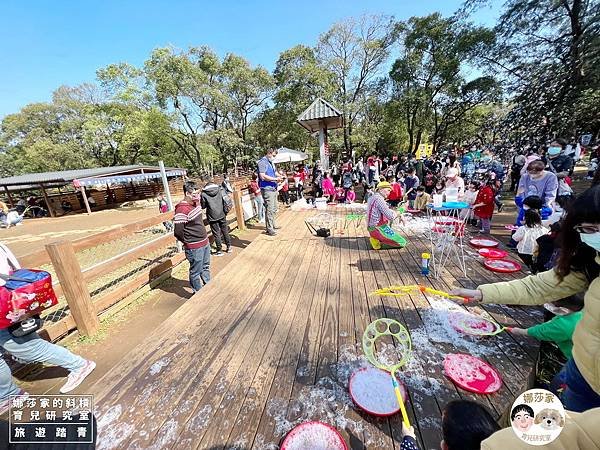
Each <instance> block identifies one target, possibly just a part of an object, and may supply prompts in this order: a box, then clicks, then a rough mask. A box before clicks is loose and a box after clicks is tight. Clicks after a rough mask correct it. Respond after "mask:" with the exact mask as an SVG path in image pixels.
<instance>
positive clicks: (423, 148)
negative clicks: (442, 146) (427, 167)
mask: <svg viewBox="0 0 600 450" xmlns="http://www.w3.org/2000/svg"><path fill="white" fill-rule="evenodd" d="M432 153H433V144H419V148H417V151H416V154H415V156H416V157H417V159H423V158H426V157H428V156H431V154H432Z"/></svg>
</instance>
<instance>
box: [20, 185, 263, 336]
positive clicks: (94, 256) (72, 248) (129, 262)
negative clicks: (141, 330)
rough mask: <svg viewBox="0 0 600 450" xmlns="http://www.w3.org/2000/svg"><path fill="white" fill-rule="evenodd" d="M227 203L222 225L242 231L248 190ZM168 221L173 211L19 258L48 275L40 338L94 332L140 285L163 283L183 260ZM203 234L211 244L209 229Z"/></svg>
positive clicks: (247, 212)
mask: <svg viewBox="0 0 600 450" xmlns="http://www.w3.org/2000/svg"><path fill="white" fill-rule="evenodd" d="M232 200H233V204H234V208H232V210H231V211H230V212H229V214H228V215H227V222H228V224H229V226H230V228H231V229H235V228H239V229H242V230H243V229H245V220H247V219H249V218H250V217H252V216H253V209H252V200H251V199H250V196H249V194H248V191H247V189H244V190H243V191H242V190H240V189H238V188H237V187H236V189H235V191H234V192H233V194H232ZM172 218H173V212H172V211H171V212H167V213H164V214H157V215H155V216H153V217H150V218H147V219H143V220H139V221H137V222H134V223H130V224H127V225H122V226H118V227H115V228H112V229H110V230H107V231H103V232H101V233H97V234H94V235H92V236H87V237H82V238H78V239H76V240H73V241H59V242H53V243H50V244H48V245H46V248H44V249H42V250H38V251H36V252H34V253H30V254H28V255H25V256H23V257H21V258H20V262H21V265H22V267H30V268H40V269H42V270H46V271H48V272H50V273H51V274H52V276H53V287H54V290H55V292H56V294H57V297H59V304H58V305H56V306H54V307H53V308H50V309H49V310H47V311H44V313H43V314H42V318H43V319H44V327H43V329H42V331H41V333H40V334H41V335H42V336H43V337H44V338H45V339H47V340H50V341H55V340H57V339H59V338H61V337H62V336H64V335H66V334H68V333H69V332H71V331H72V330H75V329H77V330H78V331H79V332H80V334H82V335H92V334H94V333H95V332H96V330H97V328H98V316H100V315H101V314H103V313H104V312H106V311H107V309H109V308H113V307H114V308H117V307H121V305H120V303H122V301H123V300H124V299H126V298H129V297H132V296H134V295H137V292H139V291H140V289H141V288H143V287H144V286H150V287H151V286H152V285H153V284H154V283H158V282H159V281H161V280H164V279H166V278H168V277H169V276H170V274H171V271H172V269H173V268H174V267H176V266H177V265H178V264H180V263H181V262H182V261H184V260H185V256H184V254H183V253H182V252H178V250H177V244H176V240H175V238H174V236H173V233H172V232H167V230H166V228H165V227H164V226H163V222H167V221H170V220H172ZM205 225H208V223H207V222H206V220H205ZM207 233H208V235H209V238H211V240H212V235H211V232H210V228H209V227H208V226H207ZM146 289H147V288H146ZM133 300H134V299H133ZM133 300H130V301H133Z"/></svg>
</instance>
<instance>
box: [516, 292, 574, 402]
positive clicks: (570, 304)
mask: <svg viewBox="0 0 600 450" xmlns="http://www.w3.org/2000/svg"><path fill="white" fill-rule="evenodd" d="M553 305H554V306H556V307H558V308H554V311H557V315H556V316H555V317H554V318H552V319H550V320H549V321H547V322H544V323H541V324H539V325H535V326H533V327H529V328H526V329H525V328H516V327H515V328H508V331H509V332H510V333H513V334H516V335H519V336H531V337H534V338H536V339H537V340H540V341H549V342H554V343H555V344H556V345H557V346H558V348H559V349H560V351H561V352H562V354H563V355H564V356H565V357H566V358H567V359H570V358H572V355H573V333H574V331H575V327H576V326H577V324H578V323H579V321H580V320H581V317H582V315H583V311H582V309H583V294H577V295H572V296H570V297H567V298H564V299H562V300H558V301H556V302H554V303H553ZM564 309H567V310H568V312H567V313H559V312H558V311H560V310H564ZM565 375H566V365H565V366H564V367H563V368H562V369H561V370H560V371H559V372H558V373H557V374H556V375H555V376H554V377H553V378H552V381H551V382H550V386H549V390H550V391H551V392H553V393H554V394H556V395H559V394H560V392H561V391H563V390H564V388H565Z"/></svg>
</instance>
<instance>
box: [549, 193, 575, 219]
mask: <svg viewBox="0 0 600 450" xmlns="http://www.w3.org/2000/svg"><path fill="white" fill-rule="evenodd" d="M574 200H575V196H573V195H559V196H558V197H556V200H555V202H554V205H553V208H552V214H550V216H549V217H548V218H547V219H546V220H543V219H542V225H544V226H545V227H549V226H550V225H552V224H554V223H556V222H558V221H560V220H562V218H563V217H564V215H565V213H566V211H567V210H568V209H569V206H570V205H571V203H573V201H574Z"/></svg>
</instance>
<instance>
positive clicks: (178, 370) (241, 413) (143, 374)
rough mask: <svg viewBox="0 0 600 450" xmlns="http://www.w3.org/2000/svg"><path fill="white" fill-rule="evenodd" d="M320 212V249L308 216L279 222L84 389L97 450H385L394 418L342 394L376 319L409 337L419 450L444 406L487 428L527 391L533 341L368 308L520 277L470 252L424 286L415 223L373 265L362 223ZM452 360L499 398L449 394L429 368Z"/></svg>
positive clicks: (505, 314)
mask: <svg viewBox="0 0 600 450" xmlns="http://www.w3.org/2000/svg"><path fill="white" fill-rule="evenodd" d="M329 212H330V213H332V214H334V215H336V216H337V217H338V218H339V220H338V226H337V227H335V228H334V229H333V230H332V231H333V234H332V236H331V237H329V238H327V239H323V238H318V237H315V236H312V235H311V234H310V233H309V231H308V230H307V228H306V227H305V225H304V220H305V219H306V218H307V217H310V216H313V215H314V214H315V212H312V211H310V212H292V211H286V212H285V213H283V214H282V215H281V218H280V222H281V225H282V229H281V230H280V233H279V235H278V236H276V237H268V236H266V235H261V236H260V237H259V238H257V239H256V240H255V241H254V242H252V243H251V244H250V245H249V246H248V247H247V248H246V249H244V251H243V252H242V253H241V254H240V255H239V256H238V257H237V258H236V260H235V261H233V262H232V263H231V264H229V265H228V266H227V268H226V269H224V270H223V271H221V272H220V273H219V274H218V275H217V276H216V277H214V279H213V280H212V281H211V282H210V283H209V284H208V285H207V286H206V287H204V288H203V289H202V290H201V291H200V292H199V293H197V294H196V295H195V296H194V297H192V298H191V299H190V300H189V301H188V302H187V303H186V304H185V305H184V306H183V307H181V308H180V309H179V310H177V311H176V312H175V313H174V314H173V315H172V316H171V317H170V318H169V319H167V320H166V321H165V322H164V323H163V324H162V325H161V326H160V327H159V328H157V329H155V330H149V335H148V338H147V340H146V341H145V342H144V343H143V344H142V345H140V346H139V347H137V348H135V349H134V350H133V351H132V352H131V353H130V354H128V355H127V356H126V358H124V360H123V361H122V362H121V364H120V365H119V366H117V367H115V368H114V369H113V370H112V371H111V372H110V373H108V374H106V375H105V376H104V377H103V378H102V379H101V380H100V381H99V382H98V383H97V385H96V386H95V387H94V389H93V390H92V392H93V393H94V394H95V395H96V405H97V417H98V428H99V444H98V448H99V449H108V448H118V449H135V448H139V449H142V448H154V449H160V448H171V449H188V448H189V449H196V448H197V449H211V450H212V449H222V448H226V449H239V450H243V449H251V448H252V449H276V448H278V445H279V443H280V441H281V439H282V438H283V437H284V436H285V433H286V432H287V431H289V430H290V429H291V428H292V427H293V426H295V425H296V424H299V423H301V422H304V421H309V420H321V421H325V422H328V423H330V424H332V425H333V426H335V427H336V428H337V429H338V430H339V431H340V432H341V433H342V435H343V437H344V439H345V440H346V442H347V443H348V445H349V446H350V448H352V449H363V448H367V449H391V448H396V449H397V448H399V441H400V439H401V435H400V429H401V418H400V417H399V416H398V415H396V416H393V417H391V418H387V419H378V418H374V417H370V416H368V415H366V414H364V413H363V412H361V411H359V410H357V409H356V408H355V407H354V406H353V404H352V401H351V399H350V397H349V395H348V392H347V386H348V379H349V377H350V375H351V373H352V372H353V371H354V370H356V369H357V368H359V367H363V366H365V365H366V364H367V362H366V360H365V358H364V356H363V354H362V349H361V339H362V334H363V331H364V329H365V327H366V326H367V325H368V323H370V322H371V321H372V320H375V319H377V318H379V317H383V316H386V317H390V318H393V319H397V320H399V321H400V322H402V323H403V324H405V326H406V327H407V328H408V329H409V331H410V332H411V336H412V338H413V343H414V352H413V358H412V360H411V361H410V362H409V364H408V365H407V367H406V368H405V369H404V370H403V371H402V372H401V374H400V376H401V378H402V381H403V382H404V383H405V385H406V386H407V388H408V392H409V398H408V404H407V410H408V414H409V416H410V419H411V421H412V422H413V424H414V425H415V428H416V430H417V432H418V439H419V441H420V444H421V445H422V448H439V441H440V438H441V430H440V426H441V411H442V409H443V408H444V405H445V404H446V403H447V402H448V401H450V400H452V399H457V398H468V399H475V400H478V401H480V402H482V403H483V404H485V405H486V406H488V407H489V408H490V409H491V410H492V411H493V412H494V413H495V414H496V415H498V416H499V415H500V414H502V413H503V412H504V410H505V409H506V408H507V407H508V406H509V405H510V403H511V402H512V399H513V398H514V397H516V396H517V395H518V394H519V393H520V392H522V391H523V390H525V389H526V388H527V383H528V380H529V377H530V375H531V372H532V370H533V368H534V364H535V358H536V357H537V352H538V347H537V345H536V343H535V341H533V340H532V339H529V338H517V339H515V338H514V337H513V336H511V335H509V334H507V333H501V334H500V335H498V336H497V337H495V338H485V339H480V340H475V339H470V338H466V337H460V336H459V337H457V336H456V335H455V334H454V335H452V334H451V333H449V334H448V335H447V336H446V334H445V333H447V331H448V328H447V327H444V325H443V323H441V322H439V321H440V320H442V321H443V319H440V317H442V318H443V314H444V312H443V311H444V307H445V306H444V305H445V303H444V302H443V301H441V300H440V299H435V298H431V297H429V296H425V295H423V294H421V293H420V292H419V293H416V294H411V295H406V296H403V297H379V296H375V295H370V293H371V292H372V291H374V290H376V289H378V288H382V287H386V286H389V285H393V284H426V285H429V286H432V287H435V288H438V289H443V290H448V289H451V288H453V287H459V286H464V287H473V286H476V285H477V284H481V283H484V282H494V281H499V280H502V279H514V278H517V277H520V276H523V274H517V275H508V276H506V275H498V274H494V273H491V272H488V271H487V270H486V269H484V268H483V266H482V265H481V262H480V260H479V259H478V257H477V256H476V255H474V251H473V250H472V249H470V250H468V251H469V252H470V254H469V256H468V258H467V266H468V271H467V276H466V277H465V275H464V274H463V273H462V272H461V271H460V270H459V269H458V267H457V266H456V265H454V266H449V267H448V270H447V271H445V272H444V275H443V276H442V277H441V278H440V279H439V280H435V279H433V278H427V277H423V276H422V275H421V274H420V254H421V252H422V251H426V250H428V248H429V240H428V238H427V236H426V235H425V234H424V233H423V230H422V229H421V230H420V231H415V230H416V228H414V224H415V223H416V222H412V225H411V224H409V225H407V226H406V227H405V228H404V229H403V232H404V234H405V235H406V236H407V238H408V240H409V245H408V246H407V247H406V248H405V249H401V250H384V251H379V252H376V251H373V250H371V249H370V245H369V242H368V238H367V232H366V227H365V224H364V221H362V223H360V224H359V226H356V225H357V224H356V222H351V221H347V220H346V219H345V216H346V214H348V213H350V212H353V211H350V210H346V209H343V208H338V209H335V210H331V211H329ZM421 225H422V222H421ZM465 248H466V249H469V247H468V246H466V247H465ZM446 306H447V304H446ZM473 309H474V310H475V311H480V310H481V309H482V308H481V307H474V308H473ZM485 310H486V311H487V312H488V313H489V314H490V315H491V316H492V317H494V318H495V319H496V320H498V321H500V322H501V323H503V324H508V325H520V326H530V325H532V324H534V323H538V322H540V321H541V320H542V315H541V314H540V312H539V310H537V309H532V308H529V309H524V308H511V307H506V306H497V305H490V306H485ZM438 322H439V323H438ZM386 344H387V345H391V344H392V342H391V341H388V342H387V343H383V345H386ZM451 352H466V353H474V354H476V355H479V356H480V357H482V358H483V359H485V360H487V361H488V362H489V363H491V364H492V365H494V366H495V367H496V368H497V369H498V370H499V372H500V373H501V375H503V377H504V385H503V387H502V388H501V390H500V391H499V392H498V393H496V394H494V395H491V396H486V397H481V396H477V395H475V394H470V393H467V392H465V391H463V390H461V389H459V388H457V387H456V386H455V385H454V384H453V383H452V382H451V381H450V380H448V379H447V378H446V377H445V376H444V375H443V371H442V366H441V363H442V361H443V356H444V354H446V353H451Z"/></svg>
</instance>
